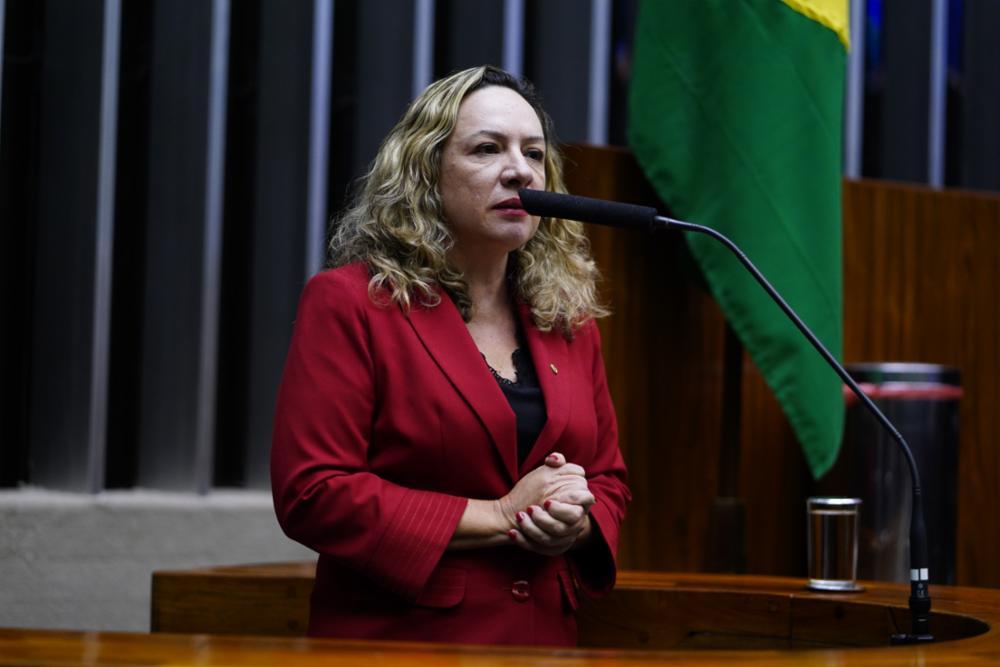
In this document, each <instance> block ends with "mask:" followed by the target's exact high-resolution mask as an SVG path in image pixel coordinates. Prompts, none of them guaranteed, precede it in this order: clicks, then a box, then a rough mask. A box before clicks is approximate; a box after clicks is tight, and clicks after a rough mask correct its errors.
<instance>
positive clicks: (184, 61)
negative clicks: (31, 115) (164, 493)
mask: <svg viewBox="0 0 1000 667" xmlns="http://www.w3.org/2000/svg"><path fill="white" fill-rule="evenodd" d="M220 15H221V16H220ZM227 38H228V3H227V2H225V1H224V0H213V2H200V1H199V0H184V1H174V2H160V3H157V4H156V5H155V12H154V20H153V54H152V55H153V58H152V88H151V105H150V107H151V116H150V146H149V165H150V170H149V173H150V177H149V178H150V181H149V213H148V220H149V229H148V232H147V238H146V241H147V244H146V267H145V269H146V271H145V298H144V305H145V309H144V315H143V322H144V324H143V355H142V390H141V391H142V408H141V420H140V455H139V465H138V480H139V483H140V484H141V485H143V486H149V487H154V488H177V489H190V490H206V489H207V488H208V486H209V485H210V483H211V479H212V470H211V468H212V466H211V461H212V450H211V448H212V439H211V436H212V428H211V426H212V424H213V423H214V415H215V402H214V398H215V387H214V376H213V373H214V368H215V363H216V358H215V353H216V345H217V341H216V331H215V330H214V328H213V326H212V321H211V320H212V319H213V318H216V317H217V312H216V311H215V310H214V309H215V308H216V301H217V298H218V271H219V258H218V257H217V256H215V255H216V253H217V252H218V247H217V243H218V235H221V219H220V218H219V215H218V210H215V209H214V208H213V202H215V201H217V199H216V198H218V197H220V196H221V180H219V179H221V170H220V169H218V167H221V162H219V163H217V164H216V163H215V162H214V161H213V160H214V159H215V158H216V157H217V156H216V155H215V154H214V153H213V151H216V150H218V148H219V147H220V141H221V139H220V136H219V134H218V133H219V132H220V131H221V132H224V130H225V128H224V122H223V123H222V124H221V125H222V127H219V126H218V125H213V114H218V113H219V112H222V113H224V108H223V109H218V108H217V105H218V104H219V99H218V97H217V96H216V95H217V87H218V86H219V85H222V86H223V87H224V86H225V81H226V79H225V74H226V73H225V61H223V62H222V63H221V67H220V63H219V62H218V61H216V62H214V63H213V47H214V48H226V47H227V44H225V43H223V44H219V40H223V41H224V42H225V41H226V40H227ZM213 66H214V68H215V71H214V76H213ZM220 69H221V71H219V70H220ZM220 79H221V81H220ZM222 103H223V104H224V98H223V100H222ZM216 118H217V116H216ZM223 118H224V116H223Z"/></svg>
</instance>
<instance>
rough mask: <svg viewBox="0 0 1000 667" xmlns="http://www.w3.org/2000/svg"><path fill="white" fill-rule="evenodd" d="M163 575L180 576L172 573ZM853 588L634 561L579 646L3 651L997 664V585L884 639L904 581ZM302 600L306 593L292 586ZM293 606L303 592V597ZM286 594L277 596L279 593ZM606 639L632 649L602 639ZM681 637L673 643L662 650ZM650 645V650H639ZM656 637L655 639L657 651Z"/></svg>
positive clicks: (82, 657)
mask: <svg viewBox="0 0 1000 667" xmlns="http://www.w3.org/2000/svg"><path fill="white" fill-rule="evenodd" d="M160 574H161V575H162V574H166V575H167V578H170V576H171V575H170V573H160ZM174 574H175V575H177V576H182V578H183V576H192V577H201V581H205V580H206V578H215V579H216V580H217V587H219V586H220V585H221V583H222V582H223V581H225V580H227V579H229V580H238V581H239V582H240V583H239V585H240V586H248V584H249V588H256V587H259V586H260V585H261V584H264V587H265V588H266V586H267V585H268V583H269V582H275V581H277V582H279V586H280V587H283V588H285V589H286V592H289V591H288V588H287V587H288V586H289V585H291V584H294V582H300V583H301V582H302V581H309V580H311V564H284V565H278V566H267V567H264V568H261V567H254V568H249V569H247V568H213V569H212V570H209V571H198V572H196V573H174ZM865 586H866V590H865V591H863V592H860V593H852V594H847V595H830V594H817V593H812V592H809V591H807V590H805V589H804V588H803V581H802V580H799V579H786V578H777V577H740V576H715V575H694V574H668V573H642V572H624V573H622V574H621V577H620V581H619V587H618V588H617V589H616V591H615V593H614V594H612V595H611V596H609V597H608V598H605V599H604V600H601V601H597V602H592V603H588V604H587V605H586V606H585V607H583V608H582V609H581V612H580V626H581V638H582V639H583V640H584V641H586V642H587V643H588V644H589V646H588V647H581V648H579V649H573V650H562V649H560V650H546V649H502V648H493V647H456V646H445V645H434V644H412V643H401V642H360V641H342V640H312V639H304V638H298V637H277V636H275V637H260V636H247V635H218V634H178V633H166V632H154V633H152V634H141V633H106V632H101V633H86V632H60V631H42V630H17V629H5V630H0V663H2V664H11V665H27V664H32V665H35V664H46V665H66V664H108V665H122V664H148V665H167V664H171V665H186V664H199V665H233V664H240V665H312V664H320V663H323V664H331V663H333V664H338V665H355V664H357V665H362V664H363V665H365V666H366V667H374V666H378V665H418V664H419V665H425V666H430V665H433V666H438V665H440V666H444V665H462V667H478V666H493V665H514V664H518V665H524V664H530V665H546V666H551V665H602V666H607V665H645V664H663V663H667V664H689V665H710V664H722V665H737V664H739V665H778V666H780V665H838V666H840V665H845V666H847V665H865V666H874V665H900V664H918V665H944V664H962V665H996V664H1000V630H998V629H997V624H998V623H1000V590H995V589H974V588H960V587H944V586H934V587H932V590H931V592H932V595H933V596H934V608H935V612H936V615H935V617H934V619H933V624H932V631H933V632H934V633H935V634H936V635H938V636H939V637H945V638H947V637H957V636H962V635H963V634H964V635H968V634H970V633H973V632H979V633H980V634H976V635H975V636H969V637H968V638H965V639H954V640H951V641H942V642H939V643H936V644H932V645H923V646H914V647H888V646H877V645H878V644H879V643H881V642H883V641H884V638H885V637H886V636H887V635H888V632H891V631H892V630H893V628H894V627H897V626H899V627H905V625H906V616H907V614H906V612H905V609H903V607H905V604H906V587H904V586H898V585H893V584H878V583H866V584H865ZM289 599H290V600H295V597H294V596H293V597H290V598H289ZM294 604H298V603H297V602H296V603H294ZM279 606H280V605H279ZM602 646H603V647H608V646H618V647H623V646H624V647H628V648H601V647H602ZM665 646H671V647H673V648H670V649H663V648H662V647H665ZM640 649H647V650H640ZM648 649H652V650H648Z"/></svg>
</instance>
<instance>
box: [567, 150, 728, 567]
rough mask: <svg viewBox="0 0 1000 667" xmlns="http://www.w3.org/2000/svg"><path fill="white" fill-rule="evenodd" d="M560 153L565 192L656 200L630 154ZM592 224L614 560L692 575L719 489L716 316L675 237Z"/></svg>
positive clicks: (719, 323) (719, 321)
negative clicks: (619, 482) (626, 493)
mask: <svg viewBox="0 0 1000 667" xmlns="http://www.w3.org/2000/svg"><path fill="white" fill-rule="evenodd" d="M567 158H568V159H567V163H568V165H567V180H568V187H569V189H570V191H571V192H574V193H577V194H581V195H587V196H592V197H603V198H609V199H616V200H618V201H625V202H630V203H635V204H647V205H652V206H657V205H659V204H658V202H657V200H656V197H655V195H654V194H653V193H652V191H651V190H650V188H649V186H648V185H647V184H646V182H645V180H644V179H643V178H642V176H641V174H640V172H639V169H638V166H637V165H636V163H635V161H634V158H633V157H632V156H631V154H630V153H628V152H626V151H623V150H616V149H610V148H593V147H587V148H581V147H577V148H569V149H568V150H567ZM660 206H662V205H660ZM589 231H590V235H591V241H592V248H593V252H594V256H595V258H596V260H597V262H598V264H599V265H600V267H601V270H602V272H603V274H604V276H605V280H604V284H603V292H604V294H605V296H606V299H607V300H608V301H609V302H610V304H611V306H612V308H613V310H614V314H613V315H612V316H611V317H609V318H607V319H605V320H603V321H602V322H601V333H602V337H603V342H604V356H605V361H606V364H607V371H608V382H609V384H610V387H611V394H612V397H613V398H614V401H615V406H616V409H617V412H618V420H619V431H620V442H621V447H622V450H623V452H624V455H625V459H626V462H627V464H628V467H629V481H630V483H631V486H632V492H633V495H634V500H633V503H632V506H631V508H630V510H629V516H628V520H627V521H626V524H625V528H624V533H623V535H622V543H621V563H622V565H623V566H624V567H626V568H639V569H657V570H700V569H702V567H703V563H704V560H705V557H706V553H705V551H706V544H707V537H708V529H709V516H710V509H711V505H712V501H713V499H714V497H715V495H716V488H717V485H718V468H719V465H718V452H719V439H720V433H721V431H720V416H721V414H722V367H721V365H722V350H723V342H724V340H723V338H724V330H725V323H724V321H723V318H722V314H721V312H720V311H719V309H718V307H717V306H716V305H715V302H714V301H713V300H712V298H711V297H710V296H709V295H708V293H707V292H705V291H704V290H703V289H702V288H701V287H699V285H698V281H697V279H696V276H697V273H696V272H695V270H694V268H693V266H692V265H691V264H690V262H691V260H690V257H689V256H688V255H687V254H686V246H685V245H684V241H683V239H682V238H680V237H679V236H677V235H674V234H664V235H658V236H656V237H653V238H650V237H649V236H647V235H645V234H640V233H631V232H626V231H621V230H615V229H607V228H600V227H590V228H589Z"/></svg>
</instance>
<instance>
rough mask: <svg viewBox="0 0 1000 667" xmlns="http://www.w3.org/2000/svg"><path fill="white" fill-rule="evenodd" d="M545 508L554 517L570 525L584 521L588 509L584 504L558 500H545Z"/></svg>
mask: <svg viewBox="0 0 1000 667" xmlns="http://www.w3.org/2000/svg"><path fill="white" fill-rule="evenodd" d="M543 510H544V511H546V512H547V513H548V514H549V515H550V516H552V518H554V519H556V520H558V521H561V522H562V523H564V524H570V525H573V524H575V523H578V522H580V521H582V520H583V517H585V516H586V515H587V510H586V508H584V507H583V506H582V505H579V504H576V503H563V502H559V501H558V500H547V501H545V504H544V505H543Z"/></svg>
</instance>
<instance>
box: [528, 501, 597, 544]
mask: <svg viewBox="0 0 1000 667" xmlns="http://www.w3.org/2000/svg"><path fill="white" fill-rule="evenodd" d="M528 509H529V510H530V516H531V521H532V522H533V523H534V524H535V525H536V526H538V527H539V528H541V529H542V530H543V531H544V532H545V533H547V534H548V535H549V536H550V537H553V538H561V537H571V536H572V537H575V536H576V535H578V534H579V533H580V531H581V530H583V526H582V525H580V526H577V525H574V524H575V523H576V522H575V521H570V522H567V521H563V520H562V519H559V518H556V517H555V516H553V515H552V513H551V512H547V511H546V510H545V509H543V508H541V507H537V506H533V507H529V508H528Z"/></svg>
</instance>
